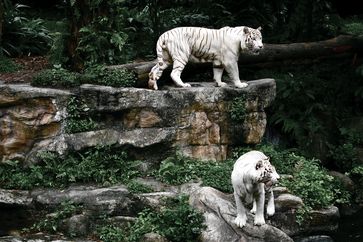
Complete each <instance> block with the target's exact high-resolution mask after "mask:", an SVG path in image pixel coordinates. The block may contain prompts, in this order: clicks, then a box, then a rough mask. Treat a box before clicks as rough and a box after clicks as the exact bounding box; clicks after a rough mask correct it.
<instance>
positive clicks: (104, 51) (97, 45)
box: [77, 16, 127, 66]
mask: <svg viewBox="0 0 363 242" xmlns="http://www.w3.org/2000/svg"><path fill="white" fill-rule="evenodd" d="M110 21H111V18H109V17H106V16H103V17H99V18H97V19H96V20H94V21H93V22H92V23H91V24H89V25H87V26H85V27H83V28H81V29H80V30H79V32H80V35H81V36H80V41H79V45H78V47H77V51H78V52H79V54H80V55H81V56H82V59H83V60H84V61H85V64H86V66H91V65H95V64H100V63H103V64H117V63H120V62H121V61H122V55H121V51H122V49H123V48H124V45H125V43H126V40H127V34H126V33H123V32H117V31H115V29H112V28H110V26H111V25H112V24H111V23H110ZM118 29H119V28H118Z"/></svg>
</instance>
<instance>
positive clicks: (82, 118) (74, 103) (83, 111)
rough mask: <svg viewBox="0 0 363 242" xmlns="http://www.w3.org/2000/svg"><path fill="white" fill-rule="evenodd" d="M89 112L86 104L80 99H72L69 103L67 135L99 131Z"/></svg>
mask: <svg viewBox="0 0 363 242" xmlns="http://www.w3.org/2000/svg"><path fill="white" fill-rule="evenodd" d="M88 111H89V108H88V106H87V104H86V103H84V102H83V101H82V100H80V99H79V98H76V97H71V98H70V99H69V101H68V103H67V112H68V116H67V119H66V125H65V131H66V133H68V134H74V133H79V132H86V131H91V130H95V129H97V127H98V125H97V123H96V122H95V121H93V119H92V118H91V117H90V115H89V112H88Z"/></svg>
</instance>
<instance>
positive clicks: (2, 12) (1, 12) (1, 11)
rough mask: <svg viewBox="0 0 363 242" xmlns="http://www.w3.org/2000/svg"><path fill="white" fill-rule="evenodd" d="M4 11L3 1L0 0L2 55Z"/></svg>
mask: <svg viewBox="0 0 363 242" xmlns="http://www.w3.org/2000/svg"><path fill="white" fill-rule="evenodd" d="M4 13H5V7H4V3H3V0H0V56H2V54H3V50H2V49H1V46H2V36H3V22H4Z"/></svg>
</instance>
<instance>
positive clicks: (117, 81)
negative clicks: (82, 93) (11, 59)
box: [32, 66, 136, 88]
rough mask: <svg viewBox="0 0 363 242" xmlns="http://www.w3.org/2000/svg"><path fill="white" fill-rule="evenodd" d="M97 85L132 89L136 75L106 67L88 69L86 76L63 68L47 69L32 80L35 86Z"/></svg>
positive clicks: (67, 86)
mask: <svg viewBox="0 0 363 242" xmlns="http://www.w3.org/2000/svg"><path fill="white" fill-rule="evenodd" d="M84 83H88V84H96V85H104V86H113V87H132V86H135V83H136V75H135V73H134V72H132V71H128V70H126V69H108V68H106V67H105V66H95V67H92V68H88V69H87V70H86V71H85V73H84V74H79V73H77V72H71V71H68V70H66V69H63V68H53V69H46V70H43V71H41V72H39V73H38V74H37V75H36V76H34V77H33V79H32V85H33V86H45V87H65V88H72V87H77V86H80V85H81V84H84Z"/></svg>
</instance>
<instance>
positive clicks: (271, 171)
mask: <svg viewBox="0 0 363 242" xmlns="http://www.w3.org/2000/svg"><path fill="white" fill-rule="evenodd" d="M255 168H256V172H257V174H258V176H257V181H258V182H260V183H265V184H266V185H267V186H272V185H274V184H276V183H277V182H278V179H279V178H280V176H279V174H277V172H276V169H275V167H274V166H273V165H271V163H270V161H269V159H268V158H267V159H263V160H259V161H258V162H257V163H256V167H255Z"/></svg>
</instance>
